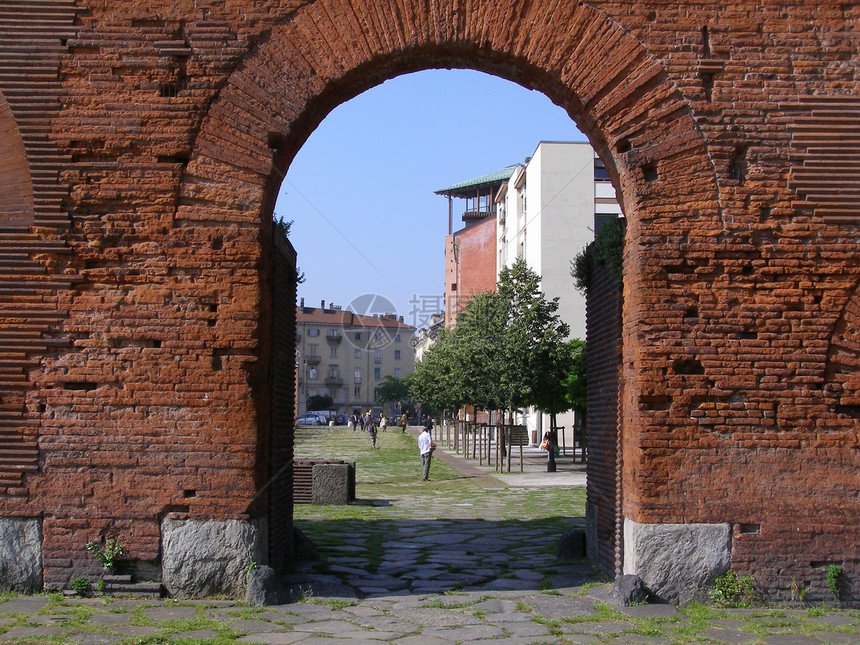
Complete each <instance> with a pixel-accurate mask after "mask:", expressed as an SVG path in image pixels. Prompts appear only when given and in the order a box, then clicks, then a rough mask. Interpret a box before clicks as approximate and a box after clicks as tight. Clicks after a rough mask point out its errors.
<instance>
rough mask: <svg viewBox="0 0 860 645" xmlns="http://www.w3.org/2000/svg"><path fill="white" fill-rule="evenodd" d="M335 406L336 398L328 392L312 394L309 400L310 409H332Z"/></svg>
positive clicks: (308, 406)
mask: <svg viewBox="0 0 860 645" xmlns="http://www.w3.org/2000/svg"><path fill="white" fill-rule="evenodd" d="M333 407H334V399H332V398H331V397H330V396H329V395H328V394H311V395H310V396H309V397H308V400H307V409H308V410H331V409H332V408H333Z"/></svg>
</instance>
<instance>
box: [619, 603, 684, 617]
mask: <svg viewBox="0 0 860 645" xmlns="http://www.w3.org/2000/svg"><path fill="white" fill-rule="evenodd" d="M616 611H618V612H619V613H621V614H624V615H625V616H630V617H631V618H682V617H683V616H684V614H682V613H681V612H679V611H678V610H677V609H676V608H675V607H674V606H673V605H634V606H632V607H617V608H616Z"/></svg>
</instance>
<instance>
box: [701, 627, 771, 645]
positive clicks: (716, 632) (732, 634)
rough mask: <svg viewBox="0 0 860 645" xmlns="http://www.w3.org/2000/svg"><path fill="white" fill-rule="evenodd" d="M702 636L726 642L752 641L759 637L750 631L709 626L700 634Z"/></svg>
mask: <svg viewBox="0 0 860 645" xmlns="http://www.w3.org/2000/svg"><path fill="white" fill-rule="evenodd" d="M699 636H701V637H702V638H710V639H713V640H717V641H725V642H726V643H752V642H753V641H755V640H756V639H757V638H758V637H757V636H756V635H755V634H751V633H750V632H742V631H740V630H737V629H723V628H722V627H709V628H708V629H706V630H704V631H703V632H702V633H701V634H699Z"/></svg>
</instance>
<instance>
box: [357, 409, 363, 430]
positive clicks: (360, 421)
mask: <svg viewBox="0 0 860 645" xmlns="http://www.w3.org/2000/svg"><path fill="white" fill-rule="evenodd" d="M359 411H360V410H359ZM358 423H359V424H360V425H361V431H362V432H364V415H363V414H359V415H358Z"/></svg>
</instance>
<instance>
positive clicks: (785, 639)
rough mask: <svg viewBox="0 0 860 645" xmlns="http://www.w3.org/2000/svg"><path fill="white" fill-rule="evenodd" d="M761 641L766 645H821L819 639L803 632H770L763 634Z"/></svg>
mask: <svg viewBox="0 0 860 645" xmlns="http://www.w3.org/2000/svg"><path fill="white" fill-rule="evenodd" d="M762 642H763V643H765V644H766V645H821V641H820V640H818V639H817V638H815V637H814V636H807V635H805V634H771V635H770V636H765V637H764V638H763V639H762Z"/></svg>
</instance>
